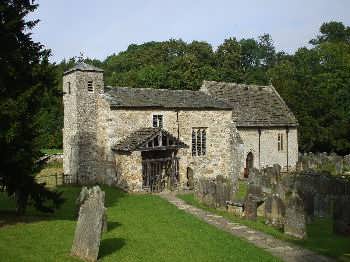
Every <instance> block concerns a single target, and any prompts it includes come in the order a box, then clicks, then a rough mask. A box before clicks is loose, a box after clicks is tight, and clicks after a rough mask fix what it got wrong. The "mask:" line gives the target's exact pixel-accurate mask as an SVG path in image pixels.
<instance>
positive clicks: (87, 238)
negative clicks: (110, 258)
mask: <svg viewBox="0 0 350 262" xmlns="http://www.w3.org/2000/svg"><path fill="white" fill-rule="evenodd" d="M83 190H84V188H83ZM85 193H86V192H85ZM85 193H84V194H85ZM104 201H105V194H104V192H103V191H102V190H101V189H100V187H99V186H95V187H93V188H91V189H89V190H88V192H87V195H86V197H85V200H84V201H83V203H81V206H80V210H79V218H78V222H77V226H76V229H75V234H74V241H73V246H72V250H71V254H72V255H73V256H77V257H79V258H81V259H84V260H86V261H97V257H98V251H99V247H100V240H101V234H102V230H103V224H104V219H103V217H104V216H105V213H106V212H105V207H104Z"/></svg>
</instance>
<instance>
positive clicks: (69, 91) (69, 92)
mask: <svg viewBox="0 0 350 262" xmlns="http://www.w3.org/2000/svg"><path fill="white" fill-rule="evenodd" d="M70 94H71V90H70V82H68V95H70Z"/></svg>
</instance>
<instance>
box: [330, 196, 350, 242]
mask: <svg viewBox="0 0 350 262" xmlns="http://www.w3.org/2000/svg"><path fill="white" fill-rule="evenodd" d="M333 230H334V232H335V233H337V234H340V235H345V236H350V196H340V197H337V198H336V201H335V202H334V209H333Z"/></svg>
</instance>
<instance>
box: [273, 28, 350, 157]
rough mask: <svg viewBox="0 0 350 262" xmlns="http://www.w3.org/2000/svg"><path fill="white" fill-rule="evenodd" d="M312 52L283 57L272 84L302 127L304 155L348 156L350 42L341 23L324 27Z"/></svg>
mask: <svg viewBox="0 0 350 262" xmlns="http://www.w3.org/2000/svg"><path fill="white" fill-rule="evenodd" d="M320 32H321V35H320V36H318V38H317V39H316V40H315V39H313V40H312V41H311V42H312V43H313V44H314V46H313V47H312V48H310V49H308V48H300V49H299V50H298V51H297V52H296V53H295V54H294V55H292V56H282V57H280V58H279V61H278V63H277V64H276V65H275V66H273V67H272V68H271V69H270V70H269V74H270V76H271V78H272V82H273V84H274V86H275V87H276V88H277V90H278V91H279V92H280V94H281V96H282V97H283V98H284V99H285V101H286V102H287V104H288V105H289V106H290V107H291V109H292V110H293V112H294V113H295V114H296V117H297V119H298V121H299V124H300V127H299V131H300V132H299V134H300V143H299V145H300V150H301V151H314V152H331V151H333V152H336V153H339V154H348V153H349V152H350V135H349V134H350V106H349V105H350V89H349V86H350V80H349V79H350V42H349V41H348V37H347V36H346V34H347V32H348V28H347V27H345V26H344V25H343V24H342V23H338V22H330V23H325V24H323V25H322V26H321V28H320Z"/></svg>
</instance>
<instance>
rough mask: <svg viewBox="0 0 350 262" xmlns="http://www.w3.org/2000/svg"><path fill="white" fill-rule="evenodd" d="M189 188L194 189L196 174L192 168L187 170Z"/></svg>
mask: <svg viewBox="0 0 350 262" xmlns="http://www.w3.org/2000/svg"><path fill="white" fill-rule="evenodd" d="M187 186H188V189H190V190H193V189H194V174H193V169H192V168H190V167H188V168H187Z"/></svg>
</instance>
